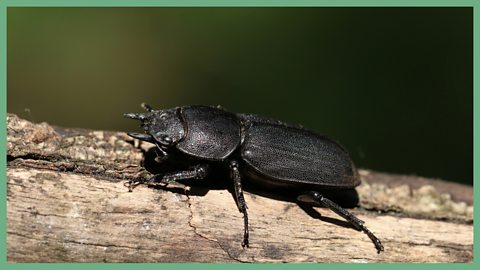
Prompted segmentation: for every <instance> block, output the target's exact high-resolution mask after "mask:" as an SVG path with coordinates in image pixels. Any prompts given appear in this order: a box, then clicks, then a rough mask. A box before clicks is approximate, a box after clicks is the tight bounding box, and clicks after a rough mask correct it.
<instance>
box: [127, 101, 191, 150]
mask: <svg viewBox="0 0 480 270" xmlns="http://www.w3.org/2000/svg"><path fill="white" fill-rule="evenodd" d="M143 107H144V108H145V109H146V110H147V112H146V113H126V114H124V116H125V117H127V118H131V119H136V120H140V121H142V124H141V126H142V127H143V129H144V130H145V134H142V133H128V135H130V136H131V137H133V138H136V139H139V140H142V141H147V142H151V143H154V144H156V145H157V146H158V147H159V148H161V149H163V150H166V149H168V148H169V147H170V146H173V145H175V144H176V143H178V142H179V141H180V140H181V139H182V138H183V137H184V135H185V130H184V127H183V123H182V120H181V118H180V111H179V108H174V109H167V110H158V111H157V110H153V109H151V108H150V107H149V106H148V105H144V106H143Z"/></svg>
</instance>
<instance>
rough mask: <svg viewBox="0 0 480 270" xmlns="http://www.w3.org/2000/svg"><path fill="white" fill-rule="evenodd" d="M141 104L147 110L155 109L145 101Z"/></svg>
mask: <svg viewBox="0 0 480 270" xmlns="http://www.w3.org/2000/svg"><path fill="white" fill-rule="evenodd" d="M140 106H142V108H143V109H144V110H145V111H147V112H152V111H153V108H152V106H150V105H148V104H147V103H145V102H143V103H142V104H141V105H140Z"/></svg>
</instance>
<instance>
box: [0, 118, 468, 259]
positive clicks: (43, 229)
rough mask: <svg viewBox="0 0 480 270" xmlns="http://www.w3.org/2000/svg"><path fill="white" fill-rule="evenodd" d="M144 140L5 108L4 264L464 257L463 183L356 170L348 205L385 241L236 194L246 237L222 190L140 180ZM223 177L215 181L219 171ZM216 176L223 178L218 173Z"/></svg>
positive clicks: (288, 204)
mask: <svg viewBox="0 0 480 270" xmlns="http://www.w3.org/2000/svg"><path fill="white" fill-rule="evenodd" d="M150 147H152V145H150V144H148V143H139V142H138V141H134V140H132V139H131V138H129V137H128V136H127V135H126V134H125V133H123V132H108V131H91V130H80V129H65V128H58V127H52V126H50V125H48V124H46V123H41V124H34V123H31V122H29V121H26V120H23V119H20V118H18V117H17V116H15V115H12V114H8V116H7V260H8V262H353V263H355V262H357V263H360V262H361V263H363V262H472V260H473V206H472V203H473V189H472V187H470V186H464V185H460V184H455V183H448V182H444V181H440V180H434V179H426V178H422V177H417V176H404V175H394V174H386V173H378V172H374V171H370V170H360V175H361V178H362V184H361V185H360V186H359V187H358V188H357V192H358V198H359V202H358V206H357V207H355V208H354V209H351V212H352V213H354V214H355V215H357V217H359V218H360V219H362V220H364V221H365V224H366V226H367V227H368V228H369V229H370V230H371V231H372V232H374V233H375V234H376V235H377V236H378V237H379V238H380V239H381V240H382V243H383V245H384V246H385V251H384V252H382V253H380V254H377V252H376V250H375V248H374V246H373V244H372V242H371V241H370V239H369V238H368V237H367V236H366V235H365V234H363V233H361V232H359V231H357V230H355V229H354V228H353V227H351V226H350V225H349V224H348V223H346V222H345V221H343V220H342V218H340V217H339V216H337V215H336V214H334V213H333V212H331V211H330V210H328V209H324V208H320V207H315V208H313V210H312V211H308V210H305V209H304V208H302V207H299V205H297V204H296V203H295V202H294V201H291V200H282V199H281V198H280V199H279V198H278V197H276V196H260V195H261V194H260V195H259V193H256V192H254V191H251V192H248V190H247V191H246V192H245V199H246V202H247V205H248V207H249V209H248V213H249V217H250V247H249V248H242V246H241V239H242V235H243V218H242V215H241V214H240V213H239V212H238V209H237V207H236V205H235V202H234V200H233V197H232V194H231V191H229V190H227V189H221V188H210V187H209V186H196V187H189V186H181V185H176V186H175V185H174V186H173V187H167V188H164V189H159V188H151V187H146V186H138V187H137V188H136V189H135V190H133V192H128V189H127V188H126V187H125V186H124V185H123V183H124V182H125V181H128V180H134V179H139V178H147V177H149V176H151V173H150V172H149V171H147V170H146V169H145V168H144V166H142V165H143V164H144V158H145V153H148V152H146V150H147V149H149V148H150ZM222 180H223V179H222ZM223 182H225V183H227V185H228V183H229V180H228V179H225V180H224V181H223Z"/></svg>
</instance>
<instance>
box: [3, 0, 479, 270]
mask: <svg viewBox="0 0 480 270" xmlns="http://www.w3.org/2000/svg"><path fill="white" fill-rule="evenodd" d="M58 6H62V7H116V6H125V7H139V6H140V7H153V6H157V7H161V6H163V7H173V6H175V7H239V6H251V7H280V6H289V7H294V6H303V7H314V6H315V7H332V6H335V7H347V6H348V7H472V8H473V29H474V32H473V44H474V46H473V48H474V52H473V72H474V76H473V77H474V81H473V116H474V117H473V120H474V121H473V165H474V166H473V170H474V172H473V177H474V179H473V180H474V181H473V182H474V198H477V197H478V196H479V187H478V179H479V176H480V175H479V174H480V170H479V168H476V167H475V165H476V164H477V163H478V162H477V160H478V159H477V158H478V155H479V153H480V148H479V144H478V140H476V139H478V138H477V137H478V134H479V131H480V130H479V128H480V126H479V123H478V122H476V121H475V120H476V118H475V116H477V115H479V107H478V104H479V97H480V96H479V92H478V91H479V89H478V79H479V74H478V67H479V63H480V62H479V61H480V58H479V54H478V47H476V46H475V45H477V46H478V44H479V39H478V38H479V33H478V29H479V27H480V24H479V15H480V11H479V9H480V1H478V0H477V1H475V0H416V1H415V0H297V1H295V0H256V1H255V0H243V1H242V0H230V1H229V0H196V1H195V0H177V1H174V0H137V1H135V0H70V1H67V0H16V1H15V0H4V1H2V2H0V37H1V39H0V82H1V85H0V119H1V120H0V139H1V140H2V143H0V156H1V158H0V168H2V170H1V174H0V180H1V182H2V183H4V184H3V185H2V186H1V188H0V207H1V211H0V213H1V215H2V216H1V217H0V220H1V222H0V267H2V268H3V269H6V268H9V269H31V268H37V269H64V268H65V267H73V268H74V269H80V268H84V267H94V268H105V267H111V268H113V267H115V269H118V270H121V269H128V268H131V267H132V266H133V265H132V264H113V263H107V264H105V263H68V264H67V263H56V264H33V263H15V264H13V263H7V249H6V240H7V239H6V229H7V228H6V180H7V179H6V144H7V138H6V117H7V116H6V113H7V112H6V111H7V8H8V7H58ZM478 165H480V164H478ZM479 206H480V204H479V202H478V200H476V199H475V200H474V209H477V208H478V207H479ZM479 216H480V215H479V213H478V211H475V210H474V219H475V220H478V218H479ZM479 230H480V229H479V226H478V224H475V226H474V232H473V233H474V249H473V260H474V262H473V263H459V264H449V263H442V264H388V267H389V268H390V267H393V268H395V269H400V268H404V267H409V268H420V267H432V266H434V267H435V268H437V269H451V267H455V268H456V269H474V268H477V269H478V268H479V266H480V263H478V257H479V255H480V252H479V249H478V248H477V246H478V244H479V239H478V233H479ZM475 265H477V266H475ZM159 266H160V267H162V266H165V267H174V268H177V269H187V268H192V267H195V268H209V269H220V268H223V267H226V265H225V264H200V263H168V264H167V263H162V264H143V263H142V264H135V266H134V267H140V268H142V269H148V268H149V269H153V268H158V267H159ZM385 266H386V265H385V264H376V265H372V264H366V265H365V264H363V265H362V264H316V263H315V264H228V267H229V268H233V269H235V268H240V267H249V268H273V267H275V268H277V269H278V268H283V269H293V267H295V268H297V267H300V268H302V269H317V268H318V267H333V268H337V269H352V268H363V269H365V268H367V267H368V269H370V268H371V267H373V268H374V269H381V268H383V267H385Z"/></svg>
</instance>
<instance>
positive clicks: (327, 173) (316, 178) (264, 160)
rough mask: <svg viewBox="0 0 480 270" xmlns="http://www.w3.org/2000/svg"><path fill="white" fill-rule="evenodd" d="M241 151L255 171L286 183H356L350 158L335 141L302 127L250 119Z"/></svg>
mask: <svg viewBox="0 0 480 270" xmlns="http://www.w3.org/2000/svg"><path fill="white" fill-rule="evenodd" d="M241 155H242V157H243V159H244V160H245V161H246V163H247V164H248V165H249V166H251V167H252V168H253V169H254V170H255V172H256V174H257V175H260V176H263V177H264V178H266V179H265V180H266V181H269V180H270V179H271V180H275V181H282V182H284V183H285V184H286V185H287V186H288V184H289V183H293V182H295V183H299V182H300V183H304V184H307V185H315V186H323V187H325V188H352V187H355V186H357V185H358V184H359V183H360V180H359V178H358V175H357V172H356V169H355V167H354V165H353V162H352V160H351V159H350V157H349V155H348V153H347V152H346V151H345V150H344V149H343V148H342V147H341V146H340V145H339V144H337V143H336V142H334V141H332V140H330V139H328V138H326V137H323V136H320V135H317V134H315V133H312V132H309V131H306V130H303V129H298V128H293V127H285V126H281V125H273V124H268V123H253V124H252V125H251V126H250V127H249V128H248V129H247V130H246V132H245V141H244V143H243V145H242V149H241ZM257 178H258V177H257ZM258 180H259V179H257V181H258ZM279 184H280V183H279Z"/></svg>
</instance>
